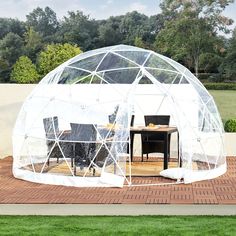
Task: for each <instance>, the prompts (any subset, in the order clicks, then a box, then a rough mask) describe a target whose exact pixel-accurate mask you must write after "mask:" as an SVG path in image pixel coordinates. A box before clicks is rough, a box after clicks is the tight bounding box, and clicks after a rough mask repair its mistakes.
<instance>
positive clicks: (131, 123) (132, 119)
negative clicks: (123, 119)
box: [130, 115, 134, 127]
mask: <svg viewBox="0 0 236 236" xmlns="http://www.w3.org/2000/svg"><path fill="white" fill-rule="evenodd" d="M133 126H134V115H132V116H131V120H130V127H133Z"/></svg>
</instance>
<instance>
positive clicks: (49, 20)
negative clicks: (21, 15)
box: [26, 7, 59, 38]
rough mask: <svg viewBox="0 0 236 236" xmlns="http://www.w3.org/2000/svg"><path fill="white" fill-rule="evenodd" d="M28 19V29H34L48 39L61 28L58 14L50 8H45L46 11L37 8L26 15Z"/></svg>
mask: <svg viewBox="0 0 236 236" xmlns="http://www.w3.org/2000/svg"><path fill="white" fill-rule="evenodd" d="M26 19H27V20H26V24H27V26H28V27H33V29H34V30H35V31H36V32H38V33H40V35H41V36H43V37H46V38H47V37H48V36H50V35H53V34H55V33H56V31H57V29H58V27H59V22H58V20H57V16H56V13H55V12H54V11H53V10H52V9H51V8H50V7H45V9H42V8H40V7H37V8H36V9H34V10H33V11H32V12H31V13H29V14H28V15H26Z"/></svg>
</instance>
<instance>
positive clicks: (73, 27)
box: [59, 11, 98, 50]
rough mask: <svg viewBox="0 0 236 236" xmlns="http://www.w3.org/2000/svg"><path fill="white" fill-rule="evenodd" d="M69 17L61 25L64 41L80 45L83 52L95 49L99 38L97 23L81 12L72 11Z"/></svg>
mask: <svg viewBox="0 0 236 236" xmlns="http://www.w3.org/2000/svg"><path fill="white" fill-rule="evenodd" d="M68 15H69V16H68V17H64V20H63V21H62V23H61V29H60V32H59V34H60V35H62V36H63V39H62V41H63V42H68V43H72V44H73V43H74V44H77V45H80V47H81V48H82V49H83V50H88V49H92V48H94V47H95V42H96V40H97V37H98V35H97V34H98V25H97V22H96V21H95V20H90V19H89V16H87V15H84V14H83V12H81V11H76V12H73V11H70V12H68Z"/></svg>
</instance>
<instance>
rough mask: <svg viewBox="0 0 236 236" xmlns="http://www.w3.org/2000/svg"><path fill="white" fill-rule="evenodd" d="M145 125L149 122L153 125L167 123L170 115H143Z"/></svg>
mask: <svg viewBox="0 0 236 236" xmlns="http://www.w3.org/2000/svg"><path fill="white" fill-rule="evenodd" d="M144 120H145V125H146V126H147V125H149V124H150V123H152V124H154V125H169V123H170V116H169V115H147V116H144Z"/></svg>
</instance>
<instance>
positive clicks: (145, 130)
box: [130, 127, 179, 169]
mask: <svg viewBox="0 0 236 236" xmlns="http://www.w3.org/2000/svg"><path fill="white" fill-rule="evenodd" d="M175 132H177V136H178V141H177V144H178V158H179V133H178V129H177V128H176V127H159V128H157V127H131V128H130V152H131V153H130V157H131V161H133V145H134V135H135V134H141V135H142V134H146V135H151V134H155V133H161V134H163V135H164V142H165V144H164V163H163V168H164V169H167V168H168V156H169V154H170V153H168V152H169V140H170V135H171V134H172V133H175Z"/></svg>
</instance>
